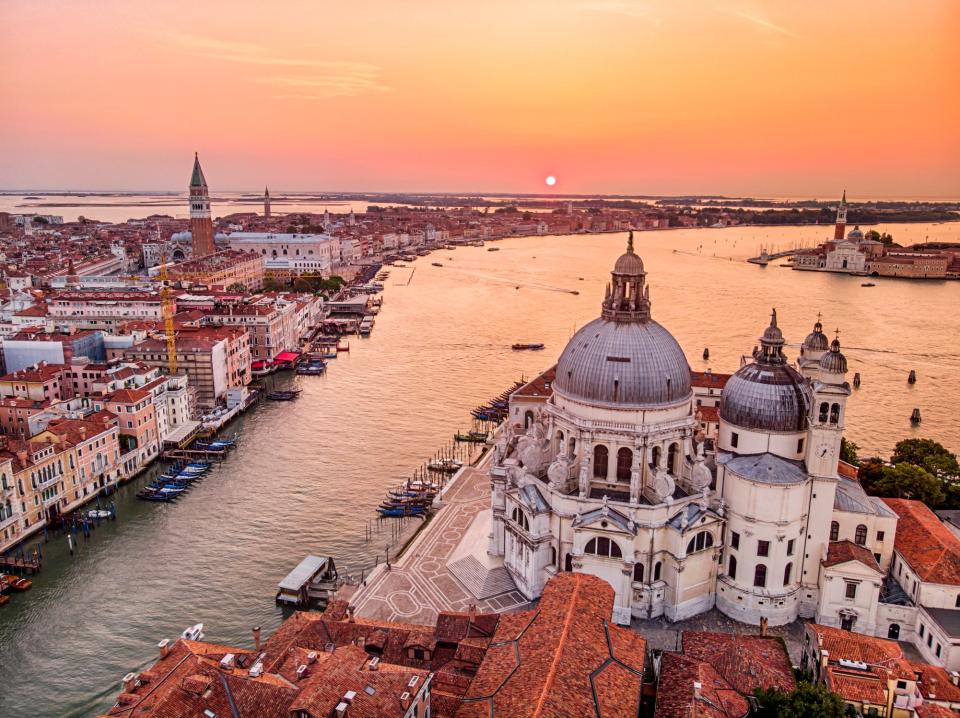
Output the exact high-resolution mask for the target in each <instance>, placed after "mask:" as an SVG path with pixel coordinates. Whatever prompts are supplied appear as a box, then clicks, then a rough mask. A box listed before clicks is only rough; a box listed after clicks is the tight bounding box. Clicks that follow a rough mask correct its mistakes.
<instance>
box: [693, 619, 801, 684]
mask: <svg viewBox="0 0 960 718" xmlns="http://www.w3.org/2000/svg"><path fill="white" fill-rule="evenodd" d="M683 654H684V655H685V656H688V657H690V658H695V659H697V660H699V661H704V662H706V663H709V664H710V665H712V666H713V667H714V668H715V669H716V670H717V671H718V672H719V673H720V675H721V676H723V678H724V679H725V680H726V681H727V682H728V683H729V684H730V685H731V686H733V687H734V688H736V689H737V690H738V691H740V692H741V693H743V694H744V695H750V694H752V693H753V692H754V691H755V690H756V689H757V688H779V689H780V690H782V691H792V690H793V689H794V688H795V687H796V682H795V681H794V679H793V667H792V665H791V663H790V657H789V656H788V655H787V650H786V648H785V647H784V645H783V641H781V640H780V639H779V638H775V637H772V636H757V635H743V634H735V633H713V632H711V631H684V632H683Z"/></svg>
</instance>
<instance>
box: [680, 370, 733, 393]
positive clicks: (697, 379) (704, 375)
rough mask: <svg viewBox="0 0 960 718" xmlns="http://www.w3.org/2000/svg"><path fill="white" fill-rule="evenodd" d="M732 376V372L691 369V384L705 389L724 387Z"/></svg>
mask: <svg viewBox="0 0 960 718" xmlns="http://www.w3.org/2000/svg"><path fill="white" fill-rule="evenodd" d="M731 376H732V375H731V374H717V373H716V372H712V371H711V372H706V371H691V372H690V384H691V386H696V387H701V388H703V389H723V387H725V386H726V385H727V379H729V378H730V377H731Z"/></svg>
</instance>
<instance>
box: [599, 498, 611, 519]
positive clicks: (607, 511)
mask: <svg viewBox="0 0 960 718" xmlns="http://www.w3.org/2000/svg"><path fill="white" fill-rule="evenodd" d="M600 513H601V514H603V515H604V516H609V515H610V506H609V505H608V504H607V495H606V494H604V495H603V501H602V502H601V508H600Z"/></svg>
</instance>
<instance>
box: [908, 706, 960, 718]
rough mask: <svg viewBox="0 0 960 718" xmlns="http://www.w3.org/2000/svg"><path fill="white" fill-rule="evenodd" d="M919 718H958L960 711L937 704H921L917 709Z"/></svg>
mask: <svg viewBox="0 0 960 718" xmlns="http://www.w3.org/2000/svg"><path fill="white" fill-rule="evenodd" d="M914 710H915V711H916V712H917V718H957V716H960V711H954V710H950V709H949V708H946V707H945V706H940V705H937V704H936V703H921V704H920V705H918V706H917V707H916V708H915V709H914Z"/></svg>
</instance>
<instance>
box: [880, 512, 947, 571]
mask: <svg viewBox="0 0 960 718" xmlns="http://www.w3.org/2000/svg"><path fill="white" fill-rule="evenodd" d="M884 502H885V503H886V504H887V506H889V507H890V508H891V509H893V510H894V512H895V513H896V514H897V516H899V517H900V520H899V521H898V522H897V535H896V538H895V539H894V543H893V546H894V548H895V549H896V550H897V551H898V552H900V555H901V556H903V558H904V559H905V560H906V561H907V563H908V564H910V568H912V569H913V570H914V572H916V574H917V575H918V576H920V578H921V579H922V580H923V581H928V582H930V583H939V584H945V585H949V586H960V539H958V538H957V537H956V536H954V534H953V532H952V531H950V529H948V528H947V527H946V526H944V525H943V522H942V521H940V519H938V518H937V516H936V514H934V513H933V511H931V510H930V509H929V508H928V507H927V506H926V504H924V503H922V502H920V501H912V500H909V499H884Z"/></svg>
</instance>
